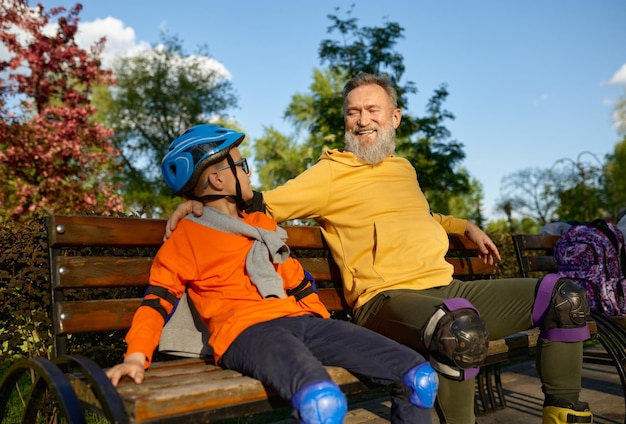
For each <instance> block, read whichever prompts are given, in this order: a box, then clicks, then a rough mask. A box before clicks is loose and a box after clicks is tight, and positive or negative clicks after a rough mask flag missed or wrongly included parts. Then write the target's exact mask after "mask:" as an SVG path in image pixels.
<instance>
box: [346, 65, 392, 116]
mask: <svg viewBox="0 0 626 424" xmlns="http://www.w3.org/2000/svg"><path fill="white" fill-rule="evenodd" d="M370 84H376V85H378V86H380V87H382V89H383V90H385V92H386V93H387V95H389V98H390V99H391V103H392V104H393V107H398V92H397V91H396V89H395V87H394V86H393V83H392V82H391V78H389V75H388V74H385V73H383V74H380V75H372V74H368V73H367V72H359V74H358V75H357V76H356V77H354V78H352V79H351V80H350V81H348V82H347V83H346V85H344V87H343V108H344V111H345V108H346V98H347V97H348V94H349V93H350V92H351V91H352V90H354V89H355V88H357V87H361V86H363V85H370Z"/></svg>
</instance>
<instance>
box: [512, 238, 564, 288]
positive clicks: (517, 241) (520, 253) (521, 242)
mask: <svg viewBox="0 0 626 424" xmlns="http://www.w3.org/2000/svg"><path fill="white" fill-rule="evenodd" d="M512 239H513V248H514V249H515V256H516V257H517V264H518V265H519V270H520V275H521V276H522V277H534V276H535V275H531V273H540V274H541V275H543V274H547V273H550V272H556V270H557V267H556V261H555V260H554V253H553V249H554V244H555V243H556V241H557V240H558V239H559V236H549V235H538V234H515V235H513V236H512Z"/></svg>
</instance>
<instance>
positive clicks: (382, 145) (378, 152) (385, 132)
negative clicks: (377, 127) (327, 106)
mask: <svg viewBox="0 0 626 424" xmlns="http://www.w3.org/2000/svg"><path fill="white" fill-rule="evenodd" d="M358 128H359V127H358V126H356V127H355V128H353V129H352V131H350V130H346V133H345V139H346V150H347V151H348V152H352V153H354V156H356V157H357V158H358V159H359V160H360V161H361V162H363V163H366V164H368V165H377V164H379V163H381V162H382V161H384V160H385V159H386V158H387V157H388V156H389V155H391V154H392V153H393V152H394V151H395V150H396V140H395V136H396V130H395V128H393V126H392V125H389V126H388V127H387V128H383V129H382V130H381V131H378V133H377V136H376V140H375V141H374V144H372V145H370V146H364V145H362V144H361V143H359V140H358V138H357V136H356V135H355V134H354V133H355V132H356V131H357V130H358Z"/></svg>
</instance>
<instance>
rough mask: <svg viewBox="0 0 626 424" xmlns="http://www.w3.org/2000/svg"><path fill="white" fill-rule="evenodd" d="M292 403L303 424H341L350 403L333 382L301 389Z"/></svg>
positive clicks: (310, 385) (322, 382)
mask: <svg viewBox="0 0 626 424" xmlns="http://www.w3.org/2000/svg"><path fill="white" fill-rule="evenodd" d="M291 403H292V405H293V407H294V408H296V410H297V411H298V415H299V418H300V422H301V423H302V424H341V423H343V419H344V417H345V415H346V412H348V402H347V401H346V397H345V396H344V394H343V393H342V392H341V390H340V389H339V387H338V386H337V385H336V384H335V383H333V382H332V381H321V382H319V383H314V384H309V385H308V386H306V387H304V388H302V389H300V390H299V391H298V393H296V394H295V395H294V396H293V397H292V399H291Z"/></svg>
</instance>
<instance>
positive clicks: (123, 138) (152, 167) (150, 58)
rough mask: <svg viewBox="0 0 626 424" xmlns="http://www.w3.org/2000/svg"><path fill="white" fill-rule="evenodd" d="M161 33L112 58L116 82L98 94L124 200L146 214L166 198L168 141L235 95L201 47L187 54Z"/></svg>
mask: <svg viewBox="0 0 626 424" xmlns="http://www.w3.org/2000/svg"><path fill="white" fill-rule="evenodd" d="M161 38H162V43H161V44H159V45H154V46H152V48H151V49H148V50H146V51H143V52H141V53H140V54H138V55H135V56H129V57H119V58H117V60H116V61H115V63H114V65H113V71H114V75H115V78H116V80H117V84H116V85H115V87H113V88H112V90H111V92H110V98H107V96H106V95H103V96H102V97H100V99H99V105H101V108H102V109H103V111H104V113H103V116H104V117H105V120H106V122H107V123H108V124H109V125H111V126H112V127H113V128H114V129H115V137H114V141H115V144H116V146H117V147H118V148H119V149H120V151H121V152H122V162H123V166H124V174H123V178H124V179H125V180H126V181H127V189H126V191H125V198H126V201H127V203H129V204H134V205H138V206H139V207H140V208H141V209H142V211H143V212H147V213H149V214H150V213H151V211H153V210H154V208H157V207H160V208H161V209H163V208H165V209H168V208H167V207H165V205H168V204H170V203H171V201H170V200H169V199H170V198H171V195H170V191H169V189H168V188H167V186H166V185H165V183H164V181H163V178H162V177H161V172H160V163H161V160H162V158H163V156H164V155H165V153H166V152H167V148H168V146H169V144H170V143H171V141H172V140H174V139H175V138H176V137H178V136H179V135H180V134H181V133H182V132H183V131H184V130H186V129H188V128H189V127H192V126H194V125H197V124H200V123H206V122H210V121H215V120H216V119H218V118H219V119H222V120H223V119H225V118H226V116H227V115H226V111H227V110H229V109H231V108H235V107H237V101H238V100H237V96H236V95H235V94H234V90H233V88H232V84H231V82H230V81H229V80H228V79H227V78H226V75H225V74H224V72H223V71H222V70H221V69H220V67H219V64H218V63H217V62H216V61H215V60H214V59H212V58H211V57H210V56H209V54H208V53H207V52H206V47H201V48H199V50H198V52H197V53H196V54H188V53H186V51H185V50H184V49H183V47H182V42H181V40H180V39H179V38H178V37H176V36H170V35H168V34H165V33H162V34H161ZM231 126H232V125H231Z"/></svg>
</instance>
